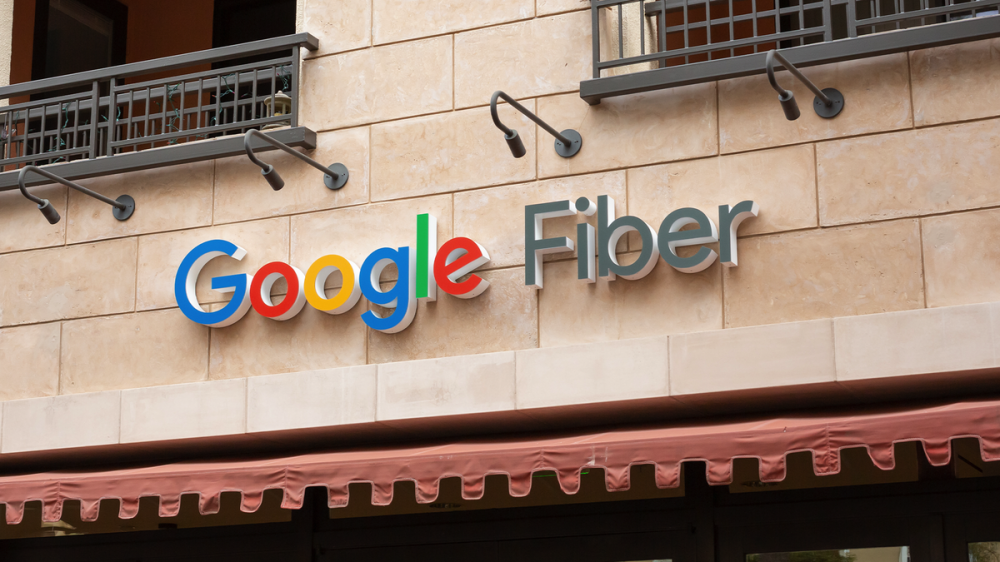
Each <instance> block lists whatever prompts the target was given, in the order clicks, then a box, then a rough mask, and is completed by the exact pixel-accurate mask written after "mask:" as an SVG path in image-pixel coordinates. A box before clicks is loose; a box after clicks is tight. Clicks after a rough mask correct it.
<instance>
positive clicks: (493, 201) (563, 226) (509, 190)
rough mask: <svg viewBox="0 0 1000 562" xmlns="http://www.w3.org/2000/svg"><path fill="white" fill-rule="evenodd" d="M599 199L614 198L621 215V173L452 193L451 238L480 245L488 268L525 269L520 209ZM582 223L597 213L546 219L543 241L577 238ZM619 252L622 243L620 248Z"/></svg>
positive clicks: (562, 255)
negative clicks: (604, 196) (453, 203)
mask: <svg viewBox="0 0 1000 562" xmlns="http://www.w3.org/2000/svg"><path fill="white" fill-rule="evenodd" d="M598 195H608V196H610V197H611V198H612V199H614V200H615V203H616V204H615V215H616V216H619V217H620V216H622V215H624V214H625V172H610V173H606V174H593V175H587V176H574V177H570V178H559V179H554V180H547V181H540V182H534V183H525V184H519V185H509V186H504V187H495V188H492V189H481V190H477V191H472V192H469V193H456V194H455V236H465V237H468V238H471V239H473V240H475V241H476V242H479V243H480V244H482V245H483V247H484V248H486V250H487V251H488V252H489V253H490V263H489V264H487V265H486V267H489V268H496V267H508V266H512V265H524V207H525V205H532V204H535V203H547V202H549V201H560V200H566V199H568V200H570V201H575V200H576V199H577V198H578V197H584V196H586V197H589V198H590V199H591V201H594V202H595V203H596V202H597V196H598ZM584 219H586V220H587V222H589V223H590V224H592V225H595V226H596V225H597V215H596V214H595V215H594V216H593V217H589V218H588V217H585V216H583V215H576V216H575V217H560V218H555V219H546V220H545V222H544V223H543V225H542V227H543V232H544V235H545V237H546V238H553V237H556V236H568V237H570V238H571V239H573V240H575V239H576V224H577V223H579V222H583V221H584ZM619 249H620V250H621V251H624V250H625V249H626V248H625V241H624V240H622V241H621V243H620V244H619ZM574 255H576V252H575V251H574V252H562V253H558V254H549V255H546V256H545V259H546V260H553V259H560V258H567V257H571V256H574Z"/></svg>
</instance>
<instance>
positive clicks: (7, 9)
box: [0, 0, 14, 105]
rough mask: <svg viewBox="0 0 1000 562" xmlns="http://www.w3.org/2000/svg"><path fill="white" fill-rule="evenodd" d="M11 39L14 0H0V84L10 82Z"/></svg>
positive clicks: (4, 84)
mask: <svg viewBox="0 0 1000 562" xmlns="http://www.w3.org/2000/svg"><path fill="white" fill-rule="evenodd" d="M13 40H14V0H0V86H6V85H8V84H10V61H11V49H12V47H13ZM0 105H7V100H2V101H0Z"/></svg>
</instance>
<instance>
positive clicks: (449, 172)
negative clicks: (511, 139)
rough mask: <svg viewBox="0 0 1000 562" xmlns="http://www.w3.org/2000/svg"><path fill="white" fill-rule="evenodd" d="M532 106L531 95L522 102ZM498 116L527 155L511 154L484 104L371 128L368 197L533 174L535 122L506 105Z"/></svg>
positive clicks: (493, 182)
mask: <svg viewBox="0 0 1000 562" xmlns="http://www.w3.org/2000/svg"><path fill="white" fill-rule="evenodd" d="M524 105H525V106H526V107H527V108H528V109H530V110H532V111H534V109H535V102H534V100H528V101H526V102H525V104H524ZM499 113H500V119H501V120H502V121H503V122H504V123H505V124H506V125H507V126H508V127H510V128H512V129H515V130H516V131H517V132H518V135H519V136H520V137H521V140H522V141H523V142H524V147H525V149H526V150H527V154H526V155H525V156H524V157H522V158H514V157H513V156H511V154H510V149H509V148H508V147H507V142H506V141H504V134H503V133H502V132H500V131H499V130H498V129H497V128H496V127H495V126H494V125H493V120H492V118H491V117H490V111H489V109H487V108H480V109H471V110H468V111H456V112H454V113H443V114H441V115H432V116H429V117H418V118H416V119H407V120H404V121H395V122H392V123H384V124H380V125H375V126H373V127H372V199H373V200H376V201H381V200H386V199H399V198H401V197H413V196H417V195H428V194H433V193H445V192H449V191H457V190H461V189H471V188H474V187H483V186H487V185H498V184H503V183H513V182H517V181H527V180H530V179H534V177H535V124H534V123H532V122H531V121H529V120H528V118H527V117H525V116H524V115H522V114H521V113H518V112H517V111H515V110H514V109H513V108H511V107H510V106H509V105H507V104H503V105H501V106H500V107H499Z"/></svg>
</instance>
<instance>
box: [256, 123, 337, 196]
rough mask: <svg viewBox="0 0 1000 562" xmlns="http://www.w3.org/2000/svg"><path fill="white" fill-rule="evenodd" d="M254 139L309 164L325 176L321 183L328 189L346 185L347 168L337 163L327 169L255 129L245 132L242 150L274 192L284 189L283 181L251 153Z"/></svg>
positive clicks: (269, 166) (272, 169)
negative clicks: (251, 144) (243, 149)
mask: <svg viewBox="0 0 1000 562" xmlns="http://www.w3.org/2000/svg"><path fill="white" fill-rule="evenodd" d="M254 137H257V138H259V139H260V140H262V141H264V142H266V143H268V144H270V145H271V146H273V147H275V148H278V149H281V150H284V151H285V152H287V153H289V154H291V155H292V156H294V157H296V158H298V159H299V160H302V161H303V162H305V163H306V164H309V165H310V166H312V167H313V168H316V169H317V170H319V171H321V172H323V173H324V174H325V176H323V183H324V184H326V186H327V187H328V188H330V189H340V188H342V187H344V184H346V183H347V178H348V173H347V166H344V165H343V164H340V163H337V164H331V165H330V167H329V168H328V167H326V166H324V165H322V164H320V163H319V162H317V161H315V160H313V159H312V158H309V157H308V156H306V155H305V154H302V153H301V152H299V151H298V150H295V149H294V148H292V147H290V146H288V145H287V144H285V143H283V142H281V141H277V140H274V139H272V138H271V137H269V136H267V135H265V134H264V133H262V132H260V131H258V130H256V129H250V130H249V131H247V134H246V135H245V136H244V137H243V148H245V149H246V151H247V156H249V157H250V161H251V162H253V163H254V164H256V165H258V166H260V175H262V176H264V179H265V180H267V183H268V184H270V185H271V189H273V190H275V191H278V190H279V189H281V188H282V187H285V180H283V179H281V176H279V175H278V172H277V170H275V169H274V166H272V165H270V164H267V163H264V162H261V161H260V159H259V158H257V156H256V155H255V154H254V153H253V148H251V146H250V139H252V138H254Z"/></svg>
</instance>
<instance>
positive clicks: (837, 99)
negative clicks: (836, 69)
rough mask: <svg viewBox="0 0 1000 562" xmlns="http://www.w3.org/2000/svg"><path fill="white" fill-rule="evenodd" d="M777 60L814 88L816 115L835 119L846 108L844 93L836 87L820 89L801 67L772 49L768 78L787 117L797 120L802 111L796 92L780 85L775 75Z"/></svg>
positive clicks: (768, 60)
mask: <svg viewBox="0 0 1000 562" xmlns="http://www.w3.org/2000/svg"><path fill="white" fill-rule="evenodd" d="M776 60H777V61H778V62H779V63H780V64H781V66H783V67H785V70H787V71H788V72H791V73H792V76H794V77H796V78H798V79H799V81H801V82H802V83H803V84H805V85H806V86H807V87H808V88H809V89H810V90H812V93H814V94H816V98H815V99H814V100H813V109H815V110H816V115H819V116H820V117H822V118H824V119H833V118H834V117H836V116H838V115H840V112H841V111H843V109H844V94H841V93H840V92H839V91H838V90H836V89H834V88H823V89H822V90H820V89H819V88H817V87H816V84H813V83H812V81H811V80H809V79H808V78H806V77H805V76H804V75H803V74H802V73H801V72H799V69H797V68H795V66H794V65H792V63H790V62H788V61H787V60H785V57H783V56H781V53H779V52H778V51H775V50H770V51H768V52H767V79H768V80H769V81H770V82H771V87H772V88H774V91H776V92H778V101H779V102H781V109H783V110H784V111H785V118H786V119H788V120H789V121H795V120H796V119H798V118H799V115H801V113H799V104H797V103H796V102H795V94H793V93H792V91H791V90H786V89H784V88H782V87H781V86H779V85H778V80H777V79H775V77H774V62H775V61H776Z"/></svg>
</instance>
